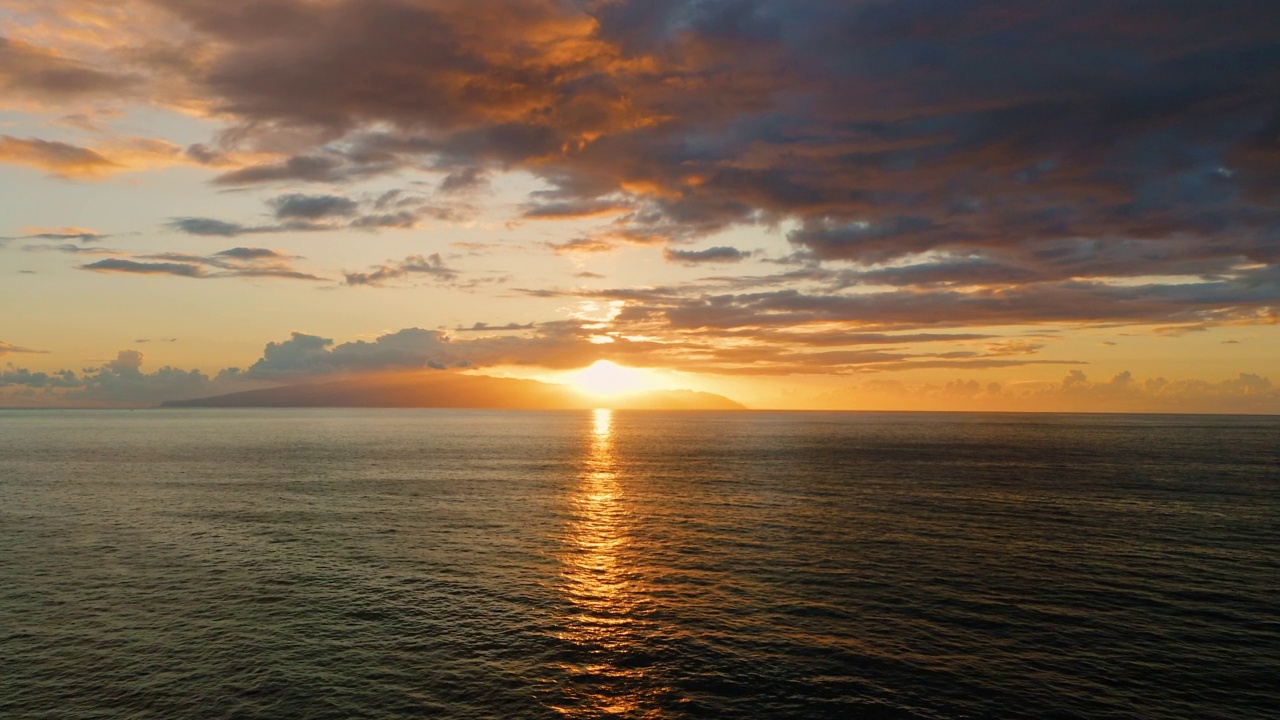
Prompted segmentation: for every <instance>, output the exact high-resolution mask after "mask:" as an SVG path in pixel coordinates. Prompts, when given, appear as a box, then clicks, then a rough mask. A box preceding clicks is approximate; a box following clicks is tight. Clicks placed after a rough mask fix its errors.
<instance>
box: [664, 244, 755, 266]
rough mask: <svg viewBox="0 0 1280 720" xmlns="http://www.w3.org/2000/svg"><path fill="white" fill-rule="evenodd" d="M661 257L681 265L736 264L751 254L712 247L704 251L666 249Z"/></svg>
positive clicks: (734, 249)
mask: <svg viewBox="0 0 1280 720" xmlns="http://www.w3.org/2000/svg"><path fill="white" fill-rule="evenodd" d="M662 256H663V257H664V258H666V260H667V262H675V263H681V264H683V265H701V264H703V263H736V262H741V261H743V260H745V259H747V258H749V257H751V253H749V252H744V251H742V250H739V249H737V248H732V247H713V248H707V249H706V250H675V249H673V248H666V249H665V250H664V251H663V253H662Z"/></svg>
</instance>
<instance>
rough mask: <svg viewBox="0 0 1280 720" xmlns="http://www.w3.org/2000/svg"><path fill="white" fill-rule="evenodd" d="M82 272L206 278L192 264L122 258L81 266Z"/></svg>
mask: <svg viewBox="0 0 1280 720" xmlns="http://www.w3.org/2000/svg"><path fill="white" fill-rule="evenodd" d="M80 268H81V269H82V270H93V271H95V272H104V273H127V274H133V275H177V276H179V277H189V278H201V277H206V274H205V271H204V268H202V267H200V266H199V265H192V264H190V263H176V262H138V261H137V260H124V259H120V258H107V259H106V260H99V261H97V262H92V263H88V264H87V265H81V266H80Z"/></svg>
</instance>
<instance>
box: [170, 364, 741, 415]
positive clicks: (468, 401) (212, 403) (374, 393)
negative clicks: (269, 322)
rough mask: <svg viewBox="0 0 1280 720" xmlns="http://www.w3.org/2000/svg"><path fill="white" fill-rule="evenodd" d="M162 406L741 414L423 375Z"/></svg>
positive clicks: (712, 404) (707, 400)
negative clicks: (498, 409) (672, 411)
mask: <svg viewBox="0 0 1280 720" xmlns="http://www.w3.org/2000/svg"><path fill="white" fill-rule="evenodd" d="M162 407H403V408H433V407H434V408H508V409H513V410H514V409H530V410H533V409H542V410H568V409H583V408H587V409H589V408H615V409H646V410H742V409H744V408H743V406H742V405H741V404H739V403H736V402H734V401H733V400H730V399H729V398H727V397H724V396H723V395H714V394H712V393H704V392H695V391H693V390H653V391H648V392H639V393H632V394H629V395H622V396H619V397H613V398H597V397H593V396H590V395H585V394H583V393H580V392H578V391H576V390H574V389H573V388H570V387H567V386H564V385H554V384H551V383H544V382H539V381H537V380H517V379H513V378H496V377H489V376H487V375H463V374H460V373H454V372H445V371H439V370H428V371H422V372H407V373H388V374H381V375H376V376H365V377H353V378H344V379H341V380H333V381H330V382H324V383H306V384H302V385H286V386H284V387H275V388H266V389H263V390H248V391H245V392H237V393H230V394H227V395H215V396H213V397H206V398H197V399H193V400H171V401H169V402H166V403H164V404H163V405H162Z"/></svg>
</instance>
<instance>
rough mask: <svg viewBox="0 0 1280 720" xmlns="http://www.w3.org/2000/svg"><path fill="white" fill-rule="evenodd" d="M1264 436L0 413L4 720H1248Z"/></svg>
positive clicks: (1269, 660)
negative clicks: (426, 719)
mask: <svg viewBox="0 0 1280 720" xmlns="http://www.w3.org/2000/svg"><path fill="white" fill-rule="evenodd" d="M1277 678H1280V419H1277V418H1247V417H1190V416H1187V417H1176V416H1069V415H1059V416H1055V415H929V414H822V413H793V414H772V413H644V412H633V413H628V412H614V413H612V414H610V413H607V412H597V413H573V412H565V413H552V412H546V413H537V412H530V413H514V412H492V411H402V410H400V411H377V410H289V411H260V410H245V411H241V410H226V411H179V410H174V411H145V412H123V411H101V412H98V411H80V412H62V411H58V412H0V716H3V717H6V718H9V717H12V718H108V717H109V718H194V717H199V718H205V717H208V718H219V717H222V718H392V717H417V716H440V717H457V718H492V717H498V718H555V717H561V716H569V717H574V718H596V717H622V718H697V717H750V718H1018V717H1024V718H1224V719H1225V718H1232V719H1236V718H1263V717H1275V715H1274V713H1275V711H1276V709H1277V708H1280V689H1278V688H1280V681H1278V680H1277Z"/></svg>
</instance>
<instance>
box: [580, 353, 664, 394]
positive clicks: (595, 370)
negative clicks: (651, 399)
mask: <svg viewBox="0 0 1280 720" xmlns="http://www.w3.org/2000/svg"><path fill="white" fill-rule="evenodd" d="M567 380H568V381H569V383H570V384H571V385H573V386H574V387H576V388H577V389H579V390H581V391H582V392H584V393H587V394H588V395H596V396H612V395H624V394H626V393H633V392H640V391H641V390H649V389H651V387H652V385H653V383H652V381H651V380H650V378H649V377H648V375H646V374H645V373H644V372H643V371H641V370H636V369H635V368H629V367H623V366H621V365H616V364H614V363H611V362H609V361H608V360H597V361H596V362H595V363H593V364H592V365H590V366H589V367H585V368H583V369H581V370H578V371H576V372H573V373H570V374H569V375H568V377H567Z"/></svg>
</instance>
